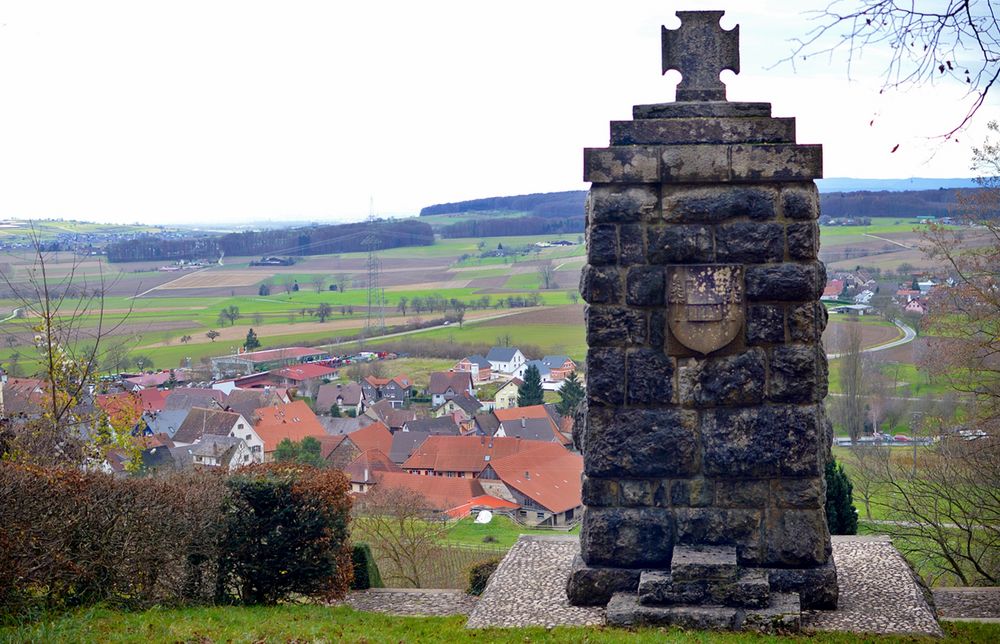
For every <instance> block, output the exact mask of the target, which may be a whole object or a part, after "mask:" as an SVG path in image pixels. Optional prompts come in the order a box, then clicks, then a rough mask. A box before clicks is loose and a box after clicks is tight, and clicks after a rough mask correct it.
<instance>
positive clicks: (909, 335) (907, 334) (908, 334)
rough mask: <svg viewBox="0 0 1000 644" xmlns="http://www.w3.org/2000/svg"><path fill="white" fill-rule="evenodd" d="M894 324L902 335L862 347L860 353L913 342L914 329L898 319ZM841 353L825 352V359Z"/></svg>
mask: <svg viewBox="0 0 1000 644" xmlns="http://www.w3.org/2000/svg"><path fill="white" fill-rule="evenodd" d="M894 324H895V325H896V326H897V327H899V330H900V331H902V332H903V337H901V338H897V339H895V340H893V341H892V342H886V343H885V344H880V345H877V346H874V347H869V348H867V349H862V350H861V353H875V352H876V351H886V350H887V349H894V348H896V347H901V346H903V345H904V344H909V343H911V342H913V340H914V338H916V337H917V332H916V331H914V330H913V329H911V328H910V327H909V326H907V325H905V324H903V323H902V322H900V321H899V320H896V321H895V323H894ZM842 355H844V354H843V353H828V354H826V359H827V360H836V359H837V358H839V357H840V356H842Z"/></svg>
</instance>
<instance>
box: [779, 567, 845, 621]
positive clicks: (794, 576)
mask: <svg viewBox="0 0 1000 644" xmlns="http://www.w3.org/2000/svg"><path fill="white" fill-rule="evenodd" d="M767 573H768V574H767V577H768V582H769V583H770V585H771V590H772V591H773V592H783V593H798V595H799V597H800V598H801V601H802V608H804V609H816V610H824V609H825V610H832V609H834V608H836V607H837V600H838V598H839V595H840V589H839V587H838V586H837V568H836V567H835V566H834V563H833V558H832V557H831V558H830V559H829V561H827V562H826V563H825V564H823V565H821V566H812V567H808V568H770V569H768V571H767Z"/></svg>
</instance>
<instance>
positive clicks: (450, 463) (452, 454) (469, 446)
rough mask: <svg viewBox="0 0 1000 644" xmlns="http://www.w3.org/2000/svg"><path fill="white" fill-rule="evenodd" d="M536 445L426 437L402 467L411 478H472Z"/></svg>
mask: <svg viewBox="0 0 1000 644" xmlns="http://www.w3.org/2000/svg"><path fill="white" fill-rule="evenodd" d="M538 445H539V443H538V442H536V441H523V440H521V439H519V438H493V437H488V436H430V437H428V438H427V440H425V441H424V442H423V443H421V444H420V446H419V447H417V448H416V449H415V450H414V452H413V454H411V455H410V457H409V458H408V459H406V461H405V462H404V463H403V465H402V468H403V469H404V470H405V471H407V472H409V473H411V474H420V475H423V476H443V477H448V478H468V479H471V478H476V477H477V476H479V474H480V473H481V472H482V471H483V470H484V469H485V468H486V466H487V465H489V464H490V463H491V462H492V461H494V460H496V459H499V458H504V457H507V456H510V455H511V454H517V453H518V452H522V451H524V450H528V449H533V448H535V447H538Z"/></svg>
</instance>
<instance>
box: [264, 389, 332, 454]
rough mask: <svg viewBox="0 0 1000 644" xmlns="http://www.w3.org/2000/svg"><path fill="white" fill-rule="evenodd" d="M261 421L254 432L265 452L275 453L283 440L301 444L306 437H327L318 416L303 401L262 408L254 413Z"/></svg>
mask: <svg viewBox="0 0 1000 644" xmlns="http://www.w3.org/2000/svg"><path fill="white" fill-rule="evenodd" d="M254 416H256V417H257V418H258V419H259V420H258V421H257V424H256V425H255V426H254V430H255V431H256V432H257V435H258V436H260V438H261V440H263V441H264V451H265V452H273V451H274V450H275V449H276V448H277V447H278V443H280V442H281V441H282V440H283V439H285V438H287V439H289V440H290V441H293V442H299V441H301V440H302V439H303V438H305V437H306V436H314V437H317V438H318V437H320V436H325V435H326V432H325V431H323V425H322V424H320V422H319V419H318V418H316V414H314V413H313V411H312V410H311V409H309V406H308V405H306V404H305V402H303V401H301V400H296V401H295V402H291V403H287V404H284V405H273V406H271V407H261V408H260V409H258V410H256V411H255V412H254Z"/></svg>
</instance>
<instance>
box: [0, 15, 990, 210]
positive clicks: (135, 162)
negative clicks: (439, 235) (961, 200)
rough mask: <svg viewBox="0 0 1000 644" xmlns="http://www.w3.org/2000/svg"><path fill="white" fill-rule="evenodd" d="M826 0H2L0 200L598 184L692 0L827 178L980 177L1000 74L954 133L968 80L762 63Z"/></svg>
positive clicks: (338, 203)
mask: <svg viewBox="0 0 1000 644" xmlns="http://www.w3.org/2000/svg"><path fill="white" fill-rule="evenodd" d="M821 2H822V0H817V1H816V2H814V3H812V2H808V1H806V2H801V3H800V2H788V1H784V0H783V1H776V0H775V1H771V0H768V1H761V2H753V1H747V0H744V1H742V2H736V1H727V0H715V1H712V2H702V1H697V0H685V1H684V2H670V1H668V0H628V1H627V2H615V3H612V2H607V1H606V0H605V1H596V0H507V1H506V2H478V1H475V0H454V1H453V0H429V1H427V2H415V1H413V0H399V1H397V0H365V1H364V2H350V3H348V2H334V1H332V0H321V1H317V2H309V1H296V0H284V1H281V2H278V1H273V2H253V1H250V0H239V1H228V0H227V1H222V0H196V1H187V0H171V1H170V2H166V1H161V2H148V1H144V0H125V1H122V2H111V1H104V0H86V1H81V0H70V1H66V2H49V1H46V0H25V1H20V0H17V1H14V0H0V182H2V183H0V217H19V218H28V217H32V218H44V217H65V218H76V219H86V220H99V221H115V222H143V223H149V224H172V223H191V222H201V223H205V224H211V223H214V222H250V221H256V220H267V219H271V220H279V219H285V218H289V219H297V220H300V219H311V220H356V219H360V218H363V217H364V216H365V215H366V214H367V212H368V204H369V197H371V198H373V199H374V203H375V208H376V211H377V212H378V213H379V214H383V215H396V216H401V215H408V214H416V213H417V212H418V211H419V209H420V208H421V207H422V206H426V205H430V204H433V203H440V202H446V201H459V200H464V199H472V198H477V197H487V196H494V195H513V194H522V193H529V192H547V191H555V190H573V189H584V188H586V187H587V184H584V183H583V182H582V180H581V175H582V153H581V150H582V148H584V147H603V146H606V145H607V144H608V122H609V121H611V120H623V119H628V118H631V106H632V105H633V104H640V103H655V102H664V101H669V100H672V99H673V94H674V91H673V87H674V84H675V83H676V80H677V79H676V78H675V77H674V74H675V73H674V72H671V74H669V75H668V76H666V77H663V76H661V75H660V25H661V24H666V25H667V26H668V27H673V26H676V25H677V24H678V23H679V21H678V20H677V19H676V18H675V17H674V15H673V12H674V11H675V10H677V9H726V10H727V15H726V17H725V18H724V19H723V25H724V26H726V27H727V28H728V27H731V26H733V25H734V24H737V23H739V24H740V31H741V49H742V73H741V74H740V75H739V76H736V77H732V74H730V73H729V72H726V73H725V74H724V76H723V78H724V80H728V86H729V90H728V91H729V99H730V100H745V101H770V102H771V103H773V105H774V107H773V113H774V115H775V116H795V117H797V119H798V140H799V142H800V143H822V144H823V145H824V150H825V169H826V171H825V174H826V176H827V177H845V176H850V177H860V178H906V177H914V176H916V177H962V176H968V174H969V170H968V166H969V156H970V147H971V146H972V145H973V144H974V143H977V142H981V140H982V138H983V136H984V131H985V124H986V121H987V120H988V119H989V118H1000V106H998V98H1000V97H998V94H1000V92H995V93H994V95H993V96H992V98H991V99H990V102H989V104H988V105H987V106H986V107H985V108H984V109H983V112H982V114H981V115H980V116H979V117H978V119H977V121H976V123H975V125H974V127H972V128H970V130H969V131H967V132H965V133H964V134H963V135H961V136H959V141H958V143H954V142H949V143H945V144H941V143H939V142H938V141H937V140H934V139H931V137H933V136H934V135H937V134H941V133H942V132H944V131H946V130H947V129H949V128H950V126H952V125H954V124H955V123H957V122H958V121H959V120H960V119H961V116H962V115H963V114H964V110H965V105H966V104H965V103H963V102H962V101H961V99H962V97H963V95H964V91H963V89H962V88H961V87H956V86H952V85H951V84H939V85H938V86H935V87H928V88H923V89H919V90H916V89H915V90H911V91H909V92H907V93H905V94H898V93H889V94H885V95H882V96H879V93H878V89H879V87H880V86H881V82H880V79H879V77H878V75H877V73H878V72H879V71H881V70H882V67H883V64H884V60H883V59H882V58H881V55H883V54H882V53H881V52H876V51H871V52H870V53H869V54H867V55H866V58H865V59H864V60H862V61H860V63H859V61H855V63H856V64H855V67H854V71H853V74H852V78H851V79H850V80H849V79H848V77H847V71H846V65H845V64H844V60H843V58H842V57H836V58H834V59H833V60H832V61H826V60H823V61H816V62H815V63H811V64H808V65H806V66H804V67H799V69H798V70H793V69H792V68H791V66H789V65H787V64H784V65H779V66H777V67H775V68H772V69H768V68H769V67H771V66H772V65H774V64H775V63H778V62H779V61H780V60H781V59H782V58H784V57H786V56H787V55H788V53H789V51H790V48H791V44H790V42H789V41H790V39H792V38H794V37H796V36H800V35H802V34H803V33H804V32H805V31H806V30H807V29H808V26H809V23H808V21H807V20H806V19H805V18H804V17H803V16H802V15H801V14H800V13H799V12H800V11H802V10H803V9H806V8H809V7H810V5H815V7H818V6H820V5H821ZM959 62H961V61H959ZM872 119H875V125H874V126H869V121H871V120H872ZM897 143H898V144H899V146H900V147H899V150H898V151H897V152H895V153H891V152H890V151H891V150H892V148H893V146H894V145H896V144H897Z"/></svg>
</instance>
